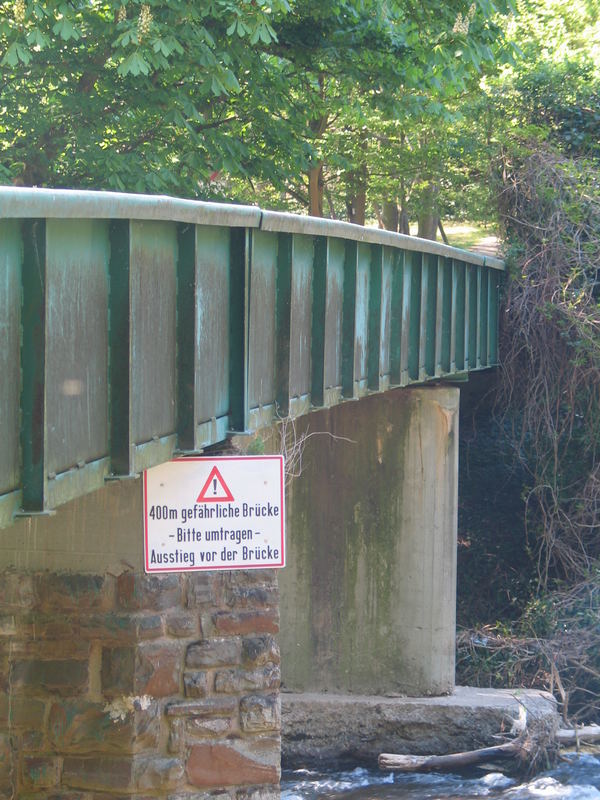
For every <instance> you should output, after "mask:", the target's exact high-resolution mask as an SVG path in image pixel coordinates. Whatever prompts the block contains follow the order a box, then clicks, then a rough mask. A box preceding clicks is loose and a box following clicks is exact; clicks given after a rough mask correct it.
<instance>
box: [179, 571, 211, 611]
mask: <svg viewBox="0 0 600 800" xmlns="http://www.w3.org/2000/svg"><path fill="white" fill-rule="evenodd" d="M214 603H216V594H215V577H214V576H213V575H211V574H209V573H207V572H194V573H190V574H189V575H188V576H187V590H186V606H187V608H189V609H196V608H202V606H206V605H213V604H214Z"/></svg>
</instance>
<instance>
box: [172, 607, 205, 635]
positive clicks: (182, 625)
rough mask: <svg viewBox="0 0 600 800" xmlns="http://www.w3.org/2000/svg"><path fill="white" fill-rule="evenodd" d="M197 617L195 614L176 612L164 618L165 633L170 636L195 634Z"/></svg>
mask: <svg viewBox="0 0 600 800" xmlns="http://www.w3.org/2000/svg"><path fill="white" fill-rule="evenodd" d="M198 625H199V619H198V615H197V614H186V613H185V612H177V613H175V614H169V616H168V617H167V619H166V627H167V633H169V634H170V635H171V636H197V635H198Z"/></svg>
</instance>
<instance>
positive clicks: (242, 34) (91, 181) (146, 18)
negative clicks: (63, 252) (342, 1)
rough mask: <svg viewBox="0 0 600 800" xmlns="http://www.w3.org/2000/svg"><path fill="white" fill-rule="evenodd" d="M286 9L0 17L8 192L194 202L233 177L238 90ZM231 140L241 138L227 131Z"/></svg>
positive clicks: (3, 6)
mask: <svg viewBox="0 0 600 800" xmlns="http://www.w3.org/2000/svg"><path fill="white" fill-rule="evenodd" d="M286 11H287V3H286V0H269V1H268V2H267V0H256V2H245V1H244V0H214V1H213V2H210V3H197V2H193V0H192V1H191V2H183V1H181V2H180V1H179V0H177V1H175V0H170V2H148V3H140V2H135V0H128V1H127V2H122V0H91V1H90V0H72V1H71V2H68V0H51V2H43V3H42V2H30V1H29V2H28V1H27V0H14V2H13V0H4V2H1V3H0V58H1V61H0V66H1V69H2V72H1V80H2V112H1V116H0V142H1V143H2V151H3V158H2V162H1V167H0V168H1V175H2V178H3V179H4V180H5V181H13V182H16V183H23V184H27V185H49V186H79V187H83V186H93V187H96V188H111V189H128V190H137V191H152V192H157V191H170V192H175V193H178V194H183V195H192V196H194V195H197V194H198V184H199V182H200V181H206V180H207V179H209V178H210V176H211V175H214V174H215V173H217V172H218V171H220V170H227V171H228V172H230V173H231V174H236V173H241V172H243V162H244V160H245V159H246V158H247V147H246V145H245V143H244V142H243V140H242V139H241V137H240V136H239V129H240V126H243V125H244V124H245V123H246V124H247V119H245V118H244V116H243V115H244V114H245V113H247V111H248V109H247V107H244V104H243V103H242V104H241V105H236V104H235V103H234V104H232V98H238V97H241V96H243V95H244V92H247V87H248V83H249V82H250V81H252V82H253V84H257V83H260V82H261V80H262V79H263V78H264V80H265V82H268V80H269V75H268V73H269V66H270V65H269V64H268V62H266V61H265V59H263V58H261V56H260V53H257V47H258V45H259V43H260V44H261V45H268V44H270V43H272V42H273V41H274V40H275V32H274V29H273V23H274V22H276V20H277V18H278V16H279V15H285V13H286ZM235 126H238V127H237V128H236V127H235Z"/></svg>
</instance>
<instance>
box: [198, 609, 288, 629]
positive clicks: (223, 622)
mask: <svg viewBox="0 0 600 800" xmlns="http://www.w3.org/2000/svg"><path fill="white" fill-rule="evenodd" d="M212 621H213V625H214V627H215V630H216V631H217V632H218V633H221V634H241V635H244V634H248V633H278V631H279V612H278V610H277V609H275V608H270V609H263V610H253V611H218V612H217V613H216V614H213V620H212Z"/></svg>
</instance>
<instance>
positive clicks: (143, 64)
mask: <svg viewBox="0 0 600 800" xmlns="http://www.w3.org/2000/svg"><path fill="white" fill-rule="evenodd" d="M117 72H118V73H119V75H123V76H125V75H134V76H135V75H139V74H140V73H142V74H143V75H148V73H149V72H150V65H149V64H148V62H147V61H146V60H145V58H144V57H143V56H142V55H141V54H140V52H139V51H138V50H136V51H135V52H133V53H131V55H129V56H128V57H127V58H126V59H125V60H124V61H122V62H121V63H120V64H119V66H118V68H117Z"/></svg>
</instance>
